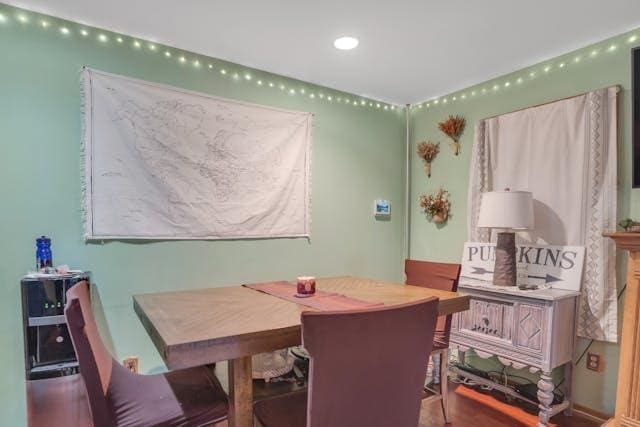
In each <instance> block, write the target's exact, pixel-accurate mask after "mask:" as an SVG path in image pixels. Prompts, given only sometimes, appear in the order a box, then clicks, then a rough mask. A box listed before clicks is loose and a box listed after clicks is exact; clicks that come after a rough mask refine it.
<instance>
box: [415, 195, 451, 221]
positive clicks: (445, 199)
mask: <svg viewBox="0 0 640 427" xmlns="http://www.w3.org/2000/svg"><path fill="white" fill-rule="evenodd" d="M419 202H420V207H421V208H422V210H423V211H424V213H426V214H427V216H429V217H431V219H432V220H433V222H435V223H436V224H442V223H443V222H446V221H447V219H448V218H449V210H450V209H451V202H450V201H449V192H448V191H447V190H444V189H442V188H441V189H440V190H438V191H437V192H436V193H435V194H428V195H427V194H423V195H422V196H420V201H419Z"/></svg>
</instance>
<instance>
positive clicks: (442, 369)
mask: <svg viewBox="0 0 640 427" xmlns="http://www.w3.org/2000/svg"><path fill="white" fill-rule="evenodd" d="M404 272H405V274H406V276H407V279H406V282H405V283H406V284H407V285H413V286H422V287H425V288H431V289H440V290H443V291H451V292H455V291H457V290H458V280H459V279H460V264H447V263H438V262H429V261H417V260H411V259H408V260H406V261H405V264H404ZM451 319H452V316H451V315H448V316H439V317H438V322H437V324H436V331H435V334H434V341H433V350H432V352H431V356H432V357H433V359H434V375H435V374H436V372H438V373H439V377H440V392H439V393H438V392H437V391H436V390H433V389H431V388H428V389H427V391H430V392H432V393H435V394H434V395H431V396H428V397H426V398H425V400H426V401H430V400H440V403H441V405H442V413H443V415H444V420H445V422H446V423H448V422H449V420H450V418H449V400H448V391H449V387H448V384H449V383H448V371H449V336H450V335H451ZM437 359H439V360H440V363H439V367H438V368H439V369H436V364H437V363H436V361H437Z"/></svg>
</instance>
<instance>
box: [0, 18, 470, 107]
mask: <svg viewBox="0 0 640 427" xmlns="http://www.w3.org/2000/svg"><path fill="white" fill-rule="evenodd" d="M40 16H42V15H36V14H34V15H33V16H29V15H27V14H25V13H16V15H15V19H16V20H17V21H19V22H21V23H23V24H28V23H29V22H30V21H32V22H33V24H32V25H36V26H40V27H42V28H49V27H50V26H51V25H52V24H51V21H50V20H45V19H39V17H40ZM42 17H43V18H44V16H42ZM8 20H9V19H8V18H7V16H6V15H5V14H3V13H0V24H1V23H5V22H8ZM57 28H58V31H59V32H60V34H61V35H64V36H68V35H70V34H72V30H71V29H70V27H67V26H57ZM75 28H76V31H77V32H78V34H80V35H81V36H82V37H88V36H90V35H91V34H92V33H90V30H89V29H87V28H82V27H81V26H80V25H78V26H76V27H75ZM95 30H96V31H95V32H93V35H94V36H95V39H94V40H96V41H97V42H100V43H107V42H109V41H110V39H111V40H113V41H114V42H118V43H119V44H122V43H124V42H125V38H124V37H123V36H119V35H115V34H114V35H113V36H111V35H108V34H106V33H100V32H99V29H95ZM129 40H130V43H131V46H133V47H134V48H136V49H141V48H142V47H143V45H144V46H145V47H146V48H148V49H149V50H150V51H153V52H155V51H158V50H160V48H161V47H162V46H159V45H157V44H155V43H152V42H149V41H146V40H137V39H129ZM162 54H163V55H164V56H165V57H166V58H172V57H173V53H172V52H171V51H169V50H164V51H162ZM178 60H179V62H180V63H186V62H187V58H186V57H185V56H179V57H178ZM190 63H191V64H193V65H194V66H195V67H200V66H203V65H205V64H202V63H201V62H200V61H199V60H197V59H196V60H193V61H191V62H190ZM206 65H207V67H208V68H209V69H212V70H213V69H214V66H213V65H212V64H211V63H208V64H206ZM220 73H221V74H222V75H227V70H225V69H221V70H220ZM232 77H233V78H234V79H235V80H239V79H241V78H242V77H243V78H244V80H247V81H255V82H256V84H257V85H258V86H263V85H265V86H266V85H267V82H265V81H263V80H255V79H254V78H253V76H252V74H251V73H248V72H247V73H242V72H240V73H238V72H236V73H234V74H232ZM268 85H269V87H271V88H273V87H275V86H276V84H274V83H273V82H268ZM277 86H278V87H279V88H280V90H283V91H284V90H286V91H287V92H288V93H289V94H291V95H295V94H297V93H300V94H303V95H304V94H306V93H307V91H306V89H305V88H304V87H298V88H295V89H294V88H291V87H289V88H288V87H287V86H285V84H283V83H280V84H278V85H277ZM308 96H309V98H311V99H316V98H320V99H323V100H326V101H329V102H334V101H337V102H340V103H342V102H343V101H344V103H346V104H349V105H353V106H354V107H358V106H367V105H368V106H369V107H372V108H373V107H375V108H377V109H384V110H385V111H389V110H396V106H394V105H392V104H387V103H381V102H375V101H371V100H367V99H362V98H361V99H359V100H355V99H349V98H346V97H344V98H343V97H335V96H333V95H328V94H325V93H323V92H317V93H309V94H308ZM461 98H462V99H464V98H466V94H463V95H461ZM456 99H457V98H456V97H455V96H453V97H452V98H451V100H452V101H455V100H456ZM447 101H448V100H447V99H446V98H445V99H444V100H443V102H444V103H446V102H447ZM435 103H437V101H436V102H435ZM428 105H429V104H427V106H428ZM421 107H422V105H421ZM399 109H400V110H402V108H401V107H399Z"/></svg>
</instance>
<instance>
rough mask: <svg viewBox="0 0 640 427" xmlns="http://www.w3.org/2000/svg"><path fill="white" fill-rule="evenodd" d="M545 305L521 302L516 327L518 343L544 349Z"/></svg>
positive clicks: (540, 349)
mask: <svg viewBox="0 0 640 427" xmlns="http://www.w3.org/2000/svg"><path fill="white" fill-rule="evenodd" d="M543 322H544V307H541V306H536V305H530V304H520V307H519V308H518V321H517V327H516V329H517V330H516V345H517V346H519V347H524V348H528V349H531V350H535V351H542V344H543V342H544V341H543Z"/></svg>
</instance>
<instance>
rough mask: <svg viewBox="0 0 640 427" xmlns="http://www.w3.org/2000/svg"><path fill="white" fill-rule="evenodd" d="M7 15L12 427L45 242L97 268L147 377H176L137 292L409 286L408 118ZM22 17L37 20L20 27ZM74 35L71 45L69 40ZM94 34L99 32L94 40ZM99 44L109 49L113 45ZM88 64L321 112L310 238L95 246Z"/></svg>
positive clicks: (1, 160)
mask: <svg viewBox="0 0 640 427" xmlns="http://www.w3.org/2000/svg"><path fill="white" fill-rule="evenodd" d="M0 14H2V15H3V16H5V17H6V18H8V19H7V20H5V21H4V22H3V21H2V20H0V57H1V58H2V61H1V65H0V147H2V148H1V151H0V153H1V155H0V165H1V166H0V195H1V199H0V200H2V201H1V202H0V205H1V206H2V208H1V209H0V236H1V237H0V349H1V351H0V366H3V367H4V368H3V372H2V374H1V375H0V402H3V403H2V404H1V405H0V425H2V426H17V427H19V426H23V425H26V417H25V397H24V396H25V381H24V371H23V366H24V364H23V347H22V329H21V328H22V321H21V309H20V307H21V306H20V294H19V281H20V277H21V276H22V275H23V274H24V273H26V272H27V271H28V270H29V269H32V268H33V265H34V244H35V243H34V239H35V237H37V236H38V235H40V234H47V235H49V236H51V237H52V239H53V250H54V262H55V263H57V264H61V263H66V264H69V265H71V266H73V267H75V268H83V269H87V270H90V271H92V273H93V280H94V283H95V284H96V289H97V291H98V292H97V294H96V295H95V296H96V299H97V301H96V302H97V305H98V307H99V315H100V316H101V317H102V320H103V322H101V323H102V332H103V335H104V337H105V338H106V340H107V342H108V343H109V344H110V347H111V349H112V351H113V352H114V355H115V356H116V357H117V358H122V357H124V356H127V355H139V356H140V362H141V371H142V372H157V371H160V370H163V369H164V366H163V364H162V361H161V359H160V358H159V356H158V355H157V352H156V351H155V349H154V347H153V345H152V343H151V341H150V340H149V338H148V337H147V335H146V333H145V332H144V330H143V329H142V327H141V326H140V323H139V321H138V320H137V318H136V316H135V314H134V312H133V309H132V304H131V296H132V295H133V294H137V293H142V292H152V291H163V290H169V289H179V288H197V287H206V286H219V285H224V284H239V283H242V282H252V281H261V280H272V279H292V278H295V277H296V276H297V275H300V274H305V275H306V274H311V275H316V276H327V275H341V274H353V275H362V276H369V277H373V278H379V279H385V280H400V279H401V278H402V250H403V222H404V221H403V218H404V211H403V194H404V178H403V175H404V171H403V164H404V163H403V162H404V160H403V159H404V132H405V129H404V123H405V118H404V112H403V111H402V110H401V109H398V108H397V107H393V108H394V110H391V107H392V106H391V105H387V104H381V105H380V107H377V105H376V104H377V102H375V101H372V100H368V99H367V100H364V99H362V98H360V97H357V96H355V95H351V94H347V93H343V92H337V91H333V90H331V89H327V88H323V87H319V86H314V85H311V84H309V83H305V82H301V81H296V80H292V79H288V78H285V77H282V76H277V75H273V74H268V73H264V72H261V71H258V70H252V69H248V68H246V67H242V66H239V65H236V64H231V63H227V62H223V61H220V60H216V59H213V58H207V57H203V56H199V55H195V54H193V53H190V52H184V51H180V50H178V49H173V48H167V47H165V46H160V45H157V46H155V47H156V49H155V50H152V49H151V48H150V47H149V43H148V42H145V41H143V40H139V41H140V43H141V46H140V47H136V46H135V45H134V44H133V42H134V41H133V39H132V38H130V37H127V36H123V35H122V36H120V35H117V34H113V33H110V32H106V31H99V30H98V29H95V28H89V27H82V26H80V25H78V24H75V23H72V22H68V21H62V20H58V19H55V18H51V17H46V16H42V15H37V14H34V13H31V12H28V11H21V10H19V9H15V8H12V7H8V6H5V5H2V4H0ZM18 14H23V15H24V16H25V17H27V18H28V21H29V22H27V23H21V22H19V21H18V20H17V19H16V18H17V15H18ZM42 20H45V21H46V22H47V26H46V27H43V26H42V22H41V21H42ZM61 27H65V28H67V29H69V30H70V34H68V35H65V34H62V33H61V32H60V28H61ZM81 29H85V30H86V31H88V35H87V36H82V35H81V34H80V30H81ZM99 34H104V35H105V36H106V37H107V38H108V41H107V42H100V41H99V39H98V38H97V37H99ZM117 37H122V38H123V42H122V43H119V42H118V41H117ZM166 50H169V51H170V52H171V53H172V56H171V58H169V57H167V56H165V55H164V52H165V51H166ZM180 56H185V61H184V62H180V61H179V57H180ZM195 60H198V61H199V63H198V64H199V65H198V66H196V65H194V63H193V61H195ZM209 64H211V66H212V68H209V67H208V65H209ZM83 65H87V66H90V67H94V68H97V69H100V70H105V71H109V72H113V73H118V74H123V75H128V76H132V77H136V78H141V79H146V80H151V81H156V82H161V83H165V84H170V85H175V86H179V87H183V88H186V89H190V90H195V91H201V92H205V93H210V94H215V95H218V96H222V97H228V98H234V99H240V100H246V101H250V102H255V103H260V104H265V105H274V106H278V107H282V108H287V109H294V110H303V111H311V112H313V113H314V114H315V117H314V129H313V154H312V229H311V232H312V235H311V239H310V240H309V241H307V240H306V239H278V240H245V241H188V242H187V241H183V242H179V241H178V242H153V243H126V242H109V243H104V244H85V243H84V241H83V238H82V225H81V197H80V176H81V170H80V91H79V71H80V69H81V67H82V66H83ZM222 69H224V70H225V71H226V74H222V73H221V70H222ZM236 73H237V74H238V75H237V77H234V75H235V74H236ZM247 74H249V76H250V78H251V79H250V80H249V79H248V78H247V77H246V75H247ZM258 80H261V81H262V83H263V84H262V85H258ZM269 83H273V87H271V86H270V85H269ZM281 85H282V86H284V89H280V86H281ZM291 90H293V91H294V92H295V94H292V93H291ZM303 90H304V93H302V91H303ZM312 94H313V97H312ZM346 100H349V104H347V103H346V102H345V101H346ZM356 101H357V104H358V105H357V106H354V105H353V104H354V103H355V102H356ZM363 101H364V102H366V105H362V102H363ZM370 102H371V103H372V104H371V105H369V103H370ZM385 107H386V108H387V109H386V110H385ZM376 198H386V199H389V200H390V201H391V203H392V206H393V215H392V218H391V220H390V221H376V220H375V219H374V217H373V200H374V199H376Z"/></svg>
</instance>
